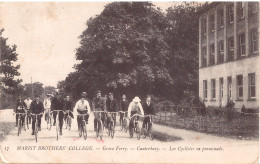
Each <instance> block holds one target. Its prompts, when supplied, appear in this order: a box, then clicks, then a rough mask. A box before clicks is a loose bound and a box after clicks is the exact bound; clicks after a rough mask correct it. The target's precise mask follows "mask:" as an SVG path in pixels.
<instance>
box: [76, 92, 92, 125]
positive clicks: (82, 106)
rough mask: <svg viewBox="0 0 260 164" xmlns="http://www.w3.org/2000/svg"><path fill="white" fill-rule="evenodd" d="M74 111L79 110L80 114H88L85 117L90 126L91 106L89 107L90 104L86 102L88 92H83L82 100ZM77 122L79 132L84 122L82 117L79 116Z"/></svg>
mask: <svg viewBox="0 0 260 164" xmlns="http://www.w3.org/2000/svg"><path fill="white" fill-rule="evenodd" d="M73 110H74V111H75V110H77V112H78V113H79V114H87V115H85V116H84V120H86V124H88V118H89V113H90V106H89V102H88V101H87V100H86V92H82V94H81V99H80V100H79V101H77V103H76V105H75V107H74V109H73ZM77 122H78V130H79V129H80V126H81V122H82V117H80V116H79V115H78V116H77Z"/></svg>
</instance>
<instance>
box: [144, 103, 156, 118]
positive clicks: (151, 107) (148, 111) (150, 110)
mask: <svg viewBox="0 0 260 164" xmlns="http://www.w3.org/2000/svg"><path fill="white" fill-rule="evenodd" d="M142 106H143V110H144V115H148V114H151V115H155V109H154V104H153V103H152V102H151V103H150V105H149V106H148V104H147V102H144V103H143V104H142Z"/></svg>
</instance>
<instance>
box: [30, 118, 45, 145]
mask: <svg viewBox="0 0 260 164" xmlns="http://www.w3.org/2000/svg"><path fill="white" fill-rule="evenodd" d="M31 115H33V116H35V119H36V120H35V130H34V136H35V140H36V142H37V141H38V116H40V115H43V113H40V114H33V113H32V114H31Z"/></svg>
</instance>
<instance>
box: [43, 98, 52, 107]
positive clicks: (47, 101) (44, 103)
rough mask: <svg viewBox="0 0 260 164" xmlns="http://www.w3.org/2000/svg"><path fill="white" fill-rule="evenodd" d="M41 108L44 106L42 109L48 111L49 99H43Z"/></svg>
mask: <svg viewBox="0 0 260 164" xmlns="http://www.w3.org/2000/svg"><path fill="white" fill-rule="evenodd" d="M43 106H44V109H50V108H51V99H44V102H43Z"/></svg>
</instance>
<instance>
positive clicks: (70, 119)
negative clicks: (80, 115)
mask: <svg viewBox="0 0 260 164" xmlns="http://www.w3.org/2000/svg"><path fill="white" fill-rule="evenodd" d="M68 121H69V130H70V129H71V117H69V120H68Z"/></svg>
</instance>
